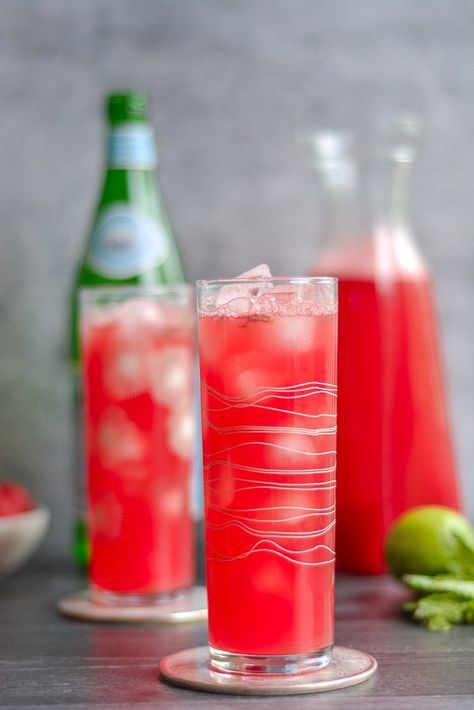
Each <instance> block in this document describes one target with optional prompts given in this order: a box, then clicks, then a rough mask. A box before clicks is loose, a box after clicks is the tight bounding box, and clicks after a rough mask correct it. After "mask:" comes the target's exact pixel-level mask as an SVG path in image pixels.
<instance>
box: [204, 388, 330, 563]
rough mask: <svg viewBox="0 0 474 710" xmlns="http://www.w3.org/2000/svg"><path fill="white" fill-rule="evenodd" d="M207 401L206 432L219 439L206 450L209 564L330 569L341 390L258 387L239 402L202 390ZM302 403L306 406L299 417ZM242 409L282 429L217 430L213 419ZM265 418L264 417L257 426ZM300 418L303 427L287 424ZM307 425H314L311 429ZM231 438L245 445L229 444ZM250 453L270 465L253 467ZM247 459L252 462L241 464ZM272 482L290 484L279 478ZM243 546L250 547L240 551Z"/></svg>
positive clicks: (246, 427) (238, 398)
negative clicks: (276, 560) (269, 560)
mask: <svg viewBox="0 0 474 710" xmlns="http://www.w3.org/2000/svg"><path fill="white" fill-rule="evenodd" d="M203 395H204V400H205V406H204V413H205V417H204V420H203V427H204V428H205V429H206V430H207V431H208V433H210V434H212V435H213V436H214V442H215V444H216V446H215V447H214V448H211V447H209V449H208V451H206V450H205V451H204V462H205V463H204V470H205V473H206V502H207V511H208V520H207V527H208V528H209V531H212V533H213V534H212V540H213V542H212V544H211V543H210V542H209V541H208V542H207V543H206V547H207V555H208V559H209V560H213V561H215V562H218V561H220V562H235V561H237V560H245V559H247V558H249V557H250V556H252V555H255V554H257V553H267V554H271V555H275V556H277V557H280V558H283V559H284V560H287V561H289V562H291V563H292V564H295V565H305V566H318V565H328V564H331V563H332V562H333V561H334V543H333V537H334V525H335V486H336V481H335V475H334V474H335V470H336V447H335V441H336V431H337V427H336V425H335V424H334V421H335V418H336V414H335V412H334V409H335V398H336V397H337V386H336V385H334V384H330V383H324V382H304V383H301V384H296V385H293V386H290V387H281V388H279V387H256V388H255V389H253V390H252V392H247V393H246V394H245V395H242V396H230V395H226V394H223V393H221V392H218V391H216V390H215V389H213V388H212V387H209V386H204V389H203ZM321 398H323V401H321ZM298 400H305V402H304V407H300V408H299V411H298V408H296V407H297V403H298ZM283 402H285V403H286V406H285V405H284V404H283ZM313 402H314V405H313ZM264 403H265V404H264ZM243 408H246V409H248V410H249V411H248V414H249V416H251V410H252V409H258V410H267V411H268V412H269V413H272V415H274V414H277V415H280V414H281V415H282V420H283V423H284V424H285V426H277V425H275V421H274V420H273V422H272V423H270V424H269V425H265V424H264V423H260V424H259V425H258V426H252V425H250V424H249V425H238V424H236V425H230V426H219V425H218V424H219V422H218V421H216V419H219V417H222V416H223V415H225V416H226V422H228V415H229V413H230V412H232V410H240V409H243ZM301 410H304V411H301ZM308 410H309V411H308ZM321 410H323V411H321ZM224 413H225V414H224ZM261 416H262V412H260V414H259V420H260V419H261ZM269 416H270V414H269ZM299 417H302V418H306V421H304V419H302V420H301V424H303V423H304V424H305V426H296V425H295V426H287V424H288V423H290V424H291V422H293V421H295V423H297V422H298V418H299ZM288 419H290V422H288ZM308 419H309V420H311V422H312V423H313V424H314V426H313V427H311V425H309V426H308V424H309V422H308V421H307V420H308ZM255 435H261V436H262V438H260V437H257V436H255ZM226 436H232V438H233V440H234V441H235V437H237V438H238V439H242V440H239V441H238V443H234V444H233V445H230V446H225V441H223V440H224V439H225V437H226ZM248 437H250V438H248ZM249 447H252V449H254V450H255V455H256V456H257V457H258V459H259V461H258V462H259V463H260V464H262V462H263V463H265V462H267V461H268V466H262V465H260V466H259V467H253V466H250V465H248V458H247V456H248V454H249ZM242 457H244V461H246V462H247V463H244V462H242ZM318 462H320V463H321V465H320V466H318ZM279 464H281V465H279ZM306 464H308V465H309V466H310V467H309V468H307V467H306ZM247 474H249V475H247ZM275 476H277V477H280V476H281V477H286V478H287V479H291V480H288V481H285V480H280V479H279V478H277V480H275ZM239 501H241V502H240V504H239ZM252 503H255V505H254V506H252ZM232 529H235V530H237V529H238V530H239V531H240V534H239V536H232V535H231V534H230V533H231V531H232ZM243 542H245V544H246V547H245V549H238V548H239V546H240V548H242V544H243ZM217 545H218V547H217ZM218 548H219V549H218Z"/></svg>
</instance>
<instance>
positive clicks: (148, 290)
mask: <svg viewBox="0 0 474 710" xmlns="http://www.w3.org/2000/svg"><path fill="white" fill-rule="evenodd" d="M193 291H194V288H193V286H192V284H188V283H178V284H150V285H147V284H143V285H141V284H136V285H133V284H129V285H124V286H80V287H79V297H80V300H81V301H89V300H95V299H96V298H105V299H109V300H110V301H113V300H121V299H123V297H130V296H135V297H137V298H139V297H144V298H146V297H147V296H148V297H150V296H168V295H171V296H173V295H174V296H186V295H192V293H193Z"/></svg>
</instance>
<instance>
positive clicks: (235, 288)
mask: <svg viewBox="0 0 474 710" xmlns="http://www.w3.org/2000/svg"><path fill="white" fill-rule="evenodd" d="M237 278H239V279H249V281H250V283H249V284H244V283H235V284H229V285H228V286H222V288H221V289H220V291H219V293H218V294H217V297H216V307H217V308H222V307H223V306H227V308H229V309H230V310H231V312H232V313H235V314H236V315H245V314H246V313H250V312H251V310H252V308H253V304H254V302H255V299H256V298H257V297H258V296H259V295H260V294H261V293H263V292H264V291H268V290H270V289H271V288H272V284H271V283H268V284H259V285H257V284H255V283H252V279H254V280H258V279H267V278H271V273H270V269H269V267H268V266H267V264H259V266H256V267H255V268H254V269H250V270H249V271H244V273H243V274H240V276H238V277H237Z"/></svg>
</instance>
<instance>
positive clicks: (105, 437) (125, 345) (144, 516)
mask: <svg viewBox="0 0 474 710" xmlns="http://www.w3.org/2000/svg"><path fill="white" fill-rule="evenodd" d="M81 342H82V359H83V368H84V369H83V377H84V386H85V387H84V388H85V424H86V462H87V489H88V506H89V525H90V534H91V539H90V542H91V566H90V584H91V590H92V599H93V600H95V601H100V602H103V603H115V604H122V605H127V604H135V605H136V604H151V603H154V602H157V601H160V600H162V599H163V598H166V597H168V598H169V597H170V596H172V595H176V594H177V593H179V592H180V591H182V590H185V589H188V588H190V587H191V586H192V585H193V582H194V536H193V517H192V511H191V473H192V456H193V445H194V436H193V429H194V427H193V425H194V421H193V414H194V410H193V384H194V313H193V307H192V289H191V288H190V287H188V286H185V285H176V286H162V287H151V288H134V287H129V288H120V289H118V288H113V289H84V290H83V292H82V294H81Z"/></svg>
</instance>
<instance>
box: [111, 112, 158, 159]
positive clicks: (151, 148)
mask: <svg viewBox="0 0 474 710" xmlns="http://www.w3.org/2000/svg"><path fill="white" fill-rule="evenodd" d="M107 162H108V164H109V167H111V168H124V169H127V168H136V169H141V170H152V169H153V168H155V167H156V163H157V160H156V150H155V139H154V137H153V131H152V128H151V126H149V125H147V124H142V123H124V124H123V125H121V126H117V127H116V128H114V129H113V130H112V131H111V132H110V134H109V137H108V143H107Z"/></svg>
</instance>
